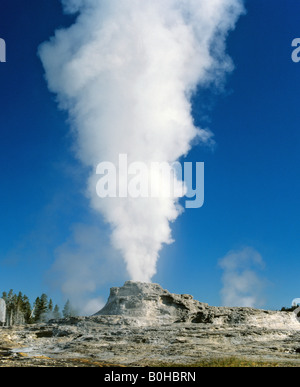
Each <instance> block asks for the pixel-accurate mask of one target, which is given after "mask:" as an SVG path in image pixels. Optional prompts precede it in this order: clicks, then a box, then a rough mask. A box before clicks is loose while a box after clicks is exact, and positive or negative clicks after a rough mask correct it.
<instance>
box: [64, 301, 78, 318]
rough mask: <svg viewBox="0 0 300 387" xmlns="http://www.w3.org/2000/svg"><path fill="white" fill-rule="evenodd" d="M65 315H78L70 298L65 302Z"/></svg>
mask: <svg viewBox="0 0 300 387" xmlns="http://www.w3.org/2000/svg"><path fill="white" fill-rule="evenodd" d="M62 313H63V316H64V317H65V318H66V317H74V316H76V314H77V313H76V311H75V310H74V309H73V307H72V305H71V303H70V300H67V302H66V303H65V306H64V308H63V312H62Z"/></svg>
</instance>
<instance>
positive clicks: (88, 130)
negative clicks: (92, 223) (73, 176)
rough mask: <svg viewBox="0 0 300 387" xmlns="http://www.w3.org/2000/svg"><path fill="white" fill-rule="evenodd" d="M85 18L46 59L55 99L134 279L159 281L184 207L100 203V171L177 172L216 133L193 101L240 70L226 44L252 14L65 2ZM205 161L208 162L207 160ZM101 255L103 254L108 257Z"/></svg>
mask: <svg viewBox="0 0 300 387" xmlns="http://www.w3.org/2000/svg"><path fill="white" fill-rule="evenodd" d="M63 4H64V7H65V11H66V12H70V13H73V12H74V13H75V12H78V17H77V20H76V22H75V24H74V25H72V26H71V27H70V28H68V29H61V30H58V31H56V33H55V36H54V37H53V38H52V39H51V40H50V41H49V42H46V43H44V44H43V45H42V46H41V47H40V50H39V54H40V58H41V60H42V63H43V65H44V68H45V72H46V78H47V81H48V85H49V89H50V90H51V91H52V92H54V93H56V94H57V96H58V101H59V104H60V107H61V108H63V109H67V110H68V112H69V115H70V118H71V122H72V125H73V128H74V133H75V134H76V151H77V156H78V158H79V159H80V160H81V162H82V163H83V164H84V165H86V166H88V167H91V168H92V173H91V176H90V177H89V182H88V193H89V197H90V199H91V204H92V206H93V208H94V209H95V210H97V211H99V212H100V213H101V214H102V215H103V216H104V218H105V220H106V221H107V222H108V223H109V224H110V225H111V227H112V243H113V245H114V247H116V248H117V249H119V250H120V251H121V252H122V255H123V257H124V259H125V262H126V265H127V269H128V272H129V275H130V277H131V279H134V280H140V281H150V280H151V278H152V277H153V275H154V274H155V272H156V262H157V259H158V255H159V251H160V250H161V248H162V246H163V244H168V243H171V242H172V238H171V229H170V222H171V221H174V220H175V219H176V218H177V217H178V215H179V214H180V212H181V210H180V208H179V206H178V203H177V202H178V200H177V199H176V198H165V197H164V198H151V199H141V198H139V199H132V198H125V199H124V198H114V199H111V198H110V199H99V197H97V195H96V188H95V187H96V181H97V176H96V175H95V169H96V166H97V165H98V164H99V163H100V162H102V161H110V162H113V163H115V164H116V165H117V163H118V157H119V154H127V156H128V163H131V162H133V161H142V162H144V163H147V164H148V163H150V162H151V161H156V162H168V163H172V162H173V161H175V160H178V158H180V157H181V156H183V155H186V154H187V153H188V152H189V150H190V147H191V143H192V141H193V140H195V139H197V138H198V140H200V141H202V142H208V141H209V139H210V137H211V133H210V132H209V131H208V130H206V129H202V128H196V127H195V125H194V122H193V118H192V115H191V97H192V95H193V92H195V90H196V87H197V86H198V85H202V86H205V87H207V86H208V85H209V84H210V83H211V82H218V81H219V80H221V78H222V76H223V75H224V73H226V72H227V71H230V70H231V69H232V64H231V61H230V58H228V57H227V56H226V54H225V39H226V37H227V34H228V32H229V31H230V30H231V29H233V28H234V26H235V23H236V21H237V19H238V17H239V15H240V14H241V13H242V12H243V6H242V0H63ZM199 161H200V160H199ZM100 248H101V246H99V249H100Z"/></svg>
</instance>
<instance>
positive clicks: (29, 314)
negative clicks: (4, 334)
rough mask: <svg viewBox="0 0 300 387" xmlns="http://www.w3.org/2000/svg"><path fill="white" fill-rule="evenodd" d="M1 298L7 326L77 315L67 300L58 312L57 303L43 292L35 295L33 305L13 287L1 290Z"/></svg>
mask: <svg viewBox="0 0 300 387" xmlns="http://www.w3.org/2000/svg"><path fill="white" fill-rule="evenodd" d="M2 298H3V300H4V301H5V303H6V325H8V326H11V325H20V324H33V323H36V322H46V321H49V320H51V319H59V318H67V317H72V316H76V315H77V313H76V311H75V309H74V308H73V307H72V305H71V303H70V301H69V300H67V302H66V303H65V305H64V307H63V310H62V312H60V309H59V307H58V305H57V304H55V305H54V304H53V301H52V299H51V298H49V297H48V296H47V294H45V293H43V294H42V295H41V296H39V297H37V298H36V299H35V301H34V303H33V305H31V303H30V301H29V298H28V297H27V296H26V295H25V294H23V293H22V292H19V293H18V294H16V293H14V291H13V289H11V290H10V291H9V292H8V293H7V292H3V293H2Z"/></svg>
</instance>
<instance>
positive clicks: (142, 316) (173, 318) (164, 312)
mask: <svg viewBox="0 0 300 387" xmlns="http://www.w3.org/2000/svg"><path fill="white" fill-rule="evenodd" d="M101 315H102V316H103V315H111V316H124V317H127V318H132V323H133V324H134V323H137V324H139V325H156V324H159V325H161V324H172V323H179V322H181V323H192V324H194V323H206V324H214V325H223V324H226V325H234V324H247V325H248V326H259V327H269V328H278V329H279V328H282V329H286V328H288V327H289V328H291V329H299V328H300V323H299V322H298V321H297V319H296V316H295V314H293V313H284V312H279V311H268V310H260V309H254V308H246V307H215V306H210V305H208V304H207V303H203V302H199V301H197V300H194V298H193V296H191V295H189V294H181V295H179V294H173V293H170V292H169V291H168V290H165V289H163V288H162V287H161V286H160V285H158V284H153V283H143V282H134V281H127V282H125V284H124V286H122V287H119V288H117V287H114V288H111V290H110V295H109V298H108V301H107V303H106V305H105V306H104V308H103V309H101V310H100V311H99V312H97V313H96V314H95V316H101Z"/></svg>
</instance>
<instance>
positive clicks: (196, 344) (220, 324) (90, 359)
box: [0, 281, 300, 366]
mask: <svg viewBox="0 0 300 387" xmlns="http://www.w3.org/2000/svg"><path fill="white" fill-rule="evenodd" d="M0 340H1V343H2V347H1V348H0V365H1V364H4V365H5V364H8V365H13V366H20V365H21V366H22V364H23V365H24V366H28V365H36V364H43V365H47V366H51V365H53V366H55V365H62V364H65V365H66V366H72V365H74V364H76V363H77V364H86V365H92V364H94V365H95V366H96V365H101V364H111V365H128V366H129V365H130V366H151V365H160V364H164V365H166V364H168V365H171V364H173V365H174V364H180V365H194V364H198V362H199V361H202V360H205V361H206V360H212V359H217V358H224V357H232V356H233V357H237V358H242V359H249V360H251V361H257V360H259V361H265V362H269V363H270V362H271V363H272V364H273V363H274V362H275V363H276V364H278V363H280V364H283V365H284V364H285V365H286V364H289V365H291V364H292V365H296V366H299V365H300V344H299V343H300V323H299V322H298V320H297V319H296V316H295V314H294V313H293V312H279V311H269V310H260V309H254V308H242V307H235V308H233V307H232V308H231V307H230V308H229V307H215V306H209V305H208V304H206V303H203V302H199V301H197V300H194V299H193V297H192V296H190V295H187V294H182V295H178V294H173V293H170V292H169V291H167V290H164V289H163V288H162V287H161V286H159V285H157V284H148V283H140V282H133V281H128V282H126V283H125V284H124V286H122V287H119V288H112V289H111V291H110V295H109V298H108V301H107V304H106V305H105V306H104V308H103V309H102V310H100V311H99V312H97V313H96V314H95V315H94V316H86V317H70V318H67V319H60V320H51V321H49V322H48V323H41V324H32V325H27V326H23V327H22V326H19V327H18V326H14V327H6V328H0ZM1 351H2V352H3V353H4V354H3V355H1ZM80 362H81V363H80Z"/></svg>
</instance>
